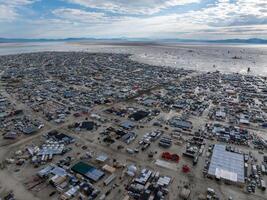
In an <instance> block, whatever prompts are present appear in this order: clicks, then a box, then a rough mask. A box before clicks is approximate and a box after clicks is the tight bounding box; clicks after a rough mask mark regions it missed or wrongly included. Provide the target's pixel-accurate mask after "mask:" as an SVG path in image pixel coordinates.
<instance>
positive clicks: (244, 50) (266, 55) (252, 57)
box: [0, 41, 267, 76]
mask: <svg viewBox="0 0 267 200" xmlns="http://www.w3.org/2000/svg"><path fill="white" fill-rule="evenodd" d="M39 51H88V52H107V53H124V54H132V57H131V58H132V59H133V60H135V61H139V62H142V63H147V64H153V65H162V66H170V67H176V68H185V69H193V70H197V71H206V72H207V71H217V70H218V71H221V72H223V73H243V74H246V73H247V70H248V68H250V69H251V72H250V73H251V74H253V75H260V76H267V64H266V63H267V46H266V45H234V44H233V45H228V44H227V45H222V44H191V43H190V44H156V43H122V42H116V43H114V42H110V41H108V42H75V43H64V42H54V43H53V42H50V43H16V44H1V45H0V55H4V54H5V55H6V54H16V53H26V52H39Z"/></svg>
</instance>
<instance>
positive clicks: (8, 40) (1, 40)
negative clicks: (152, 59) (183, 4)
mask: <svg viewBox="0 0 267 200" xmlns="http://www.w3.org/2000/svg"><path fill="white" fill-rule="evenodd" d="M75 41H102V42H149V43H151V42H167V43H219V44H267V40H264V39H259V38H251V39H226V40H194V39H148V38H124V37H123V38H100V39H97V38H64V39H23V38H0V43H24V42H75Z"/></svg>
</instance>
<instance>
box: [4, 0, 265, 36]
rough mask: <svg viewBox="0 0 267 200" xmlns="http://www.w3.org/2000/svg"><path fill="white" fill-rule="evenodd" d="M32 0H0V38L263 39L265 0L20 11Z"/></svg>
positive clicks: (99, 1)
mask: <svg viewBox="0 0 267 200" xmlns="http://www.w3.org/2000/svg"><path fill="white" fill-rule="evenodd" d="M36 1H38V0H12V1H6V0H0V21H2V24H0V26H1V29H0V37H1V36H2V37H3V36H7V37H9V36H14V37H28V38H29V37H34V38H38V37H39V38H40V37H48V38H53V37H54V38H63V37H98V38H108V37H109V38H111V37H149V38H195V39H207V38H208V39H218V38H219V39H220V38H224V39H225V38H233V37H237V38H238V37H257V36H259V37H263V38H267V33H266V32H267V10H266V9H267V0H214V2H212V3H203V2H206V1H203V0H135V1H129V0H60V1H61V3H62V1H63V3H64V1H65V2H66V1H68V2H70V3H66V4H63V6H62V7H57V6H53V8H51V10H49V9H48V10H46V15H42V13H41V14H40V15H39V16H37V17H36V18H30V17H27V13H24V15H23V12H22V11H24V9H21V8H25V7H27V6H28V5H31V4H33V3H34V2H36ZM54 1H57V0H54ZM198 2H202V3H201V4H198V5H197V6H196V5H194V9H193V7H191V8H192V9H191V10H190V6H191V5H189V4H191V3H198ZM38 3H40V5H41V6H46V3H45V0H43V1H40V0H39V2H38ZM74 4H75V5H74ZM77 5H79V6H77ZM183 5H187V6H186V8H187V9H184V10H183V9H181V8H184V6H183ZM29 9H30V6H29ZM176 11H177V12H176ZM35 12H36V13H38V10H36V11H35ZM8 20H10V21H11V22H10V23H9V24H8V25H7V23H5V24H4V23H3V22H7V21H8ZM2 27H3V28H2ZM10 30H12V31H10ZM16 30H20V31H19V32H18V31H16ZM11 32H12V33H13V35H11Z"/></svg>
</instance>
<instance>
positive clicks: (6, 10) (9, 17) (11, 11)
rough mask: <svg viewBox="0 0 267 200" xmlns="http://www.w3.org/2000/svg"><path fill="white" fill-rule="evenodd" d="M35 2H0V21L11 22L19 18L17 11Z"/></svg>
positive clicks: (27, 0) (3, 0)
mask: <svg viewBox="0 0 267 200" xmlns="http://www.w3.org/2000/svg"><path fill="white" fill-rule="evenodd" d="M36 1H37V0H0V21H13V20H15V19H16V18H17V17H19V13H18V10H19V9H20V8H21V7H23V6H26V5H29V4H32V3H34V2H36Z"/></svg>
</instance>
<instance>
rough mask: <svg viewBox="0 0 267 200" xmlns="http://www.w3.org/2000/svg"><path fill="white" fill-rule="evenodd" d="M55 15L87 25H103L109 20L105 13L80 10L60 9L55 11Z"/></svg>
mask: <svg viewBox="0 0 267 200" xmlns="http://www.w3.org/2000/svg"><path fill="white" fill-rule="evenodd" d="M53 14H54V15H56V16H57V17H59V18H62V19H66V20H69V21H72V22H82V23H87V24H92V23H93V24H96V23H101V22H103V21H104V20H105V19H106V20H108V18H107V17H106V15H105V14H104V13H100V12H87V11H84V10H80V9H71V8H60V9H56V10H54V11H53Z"/></svg>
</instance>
